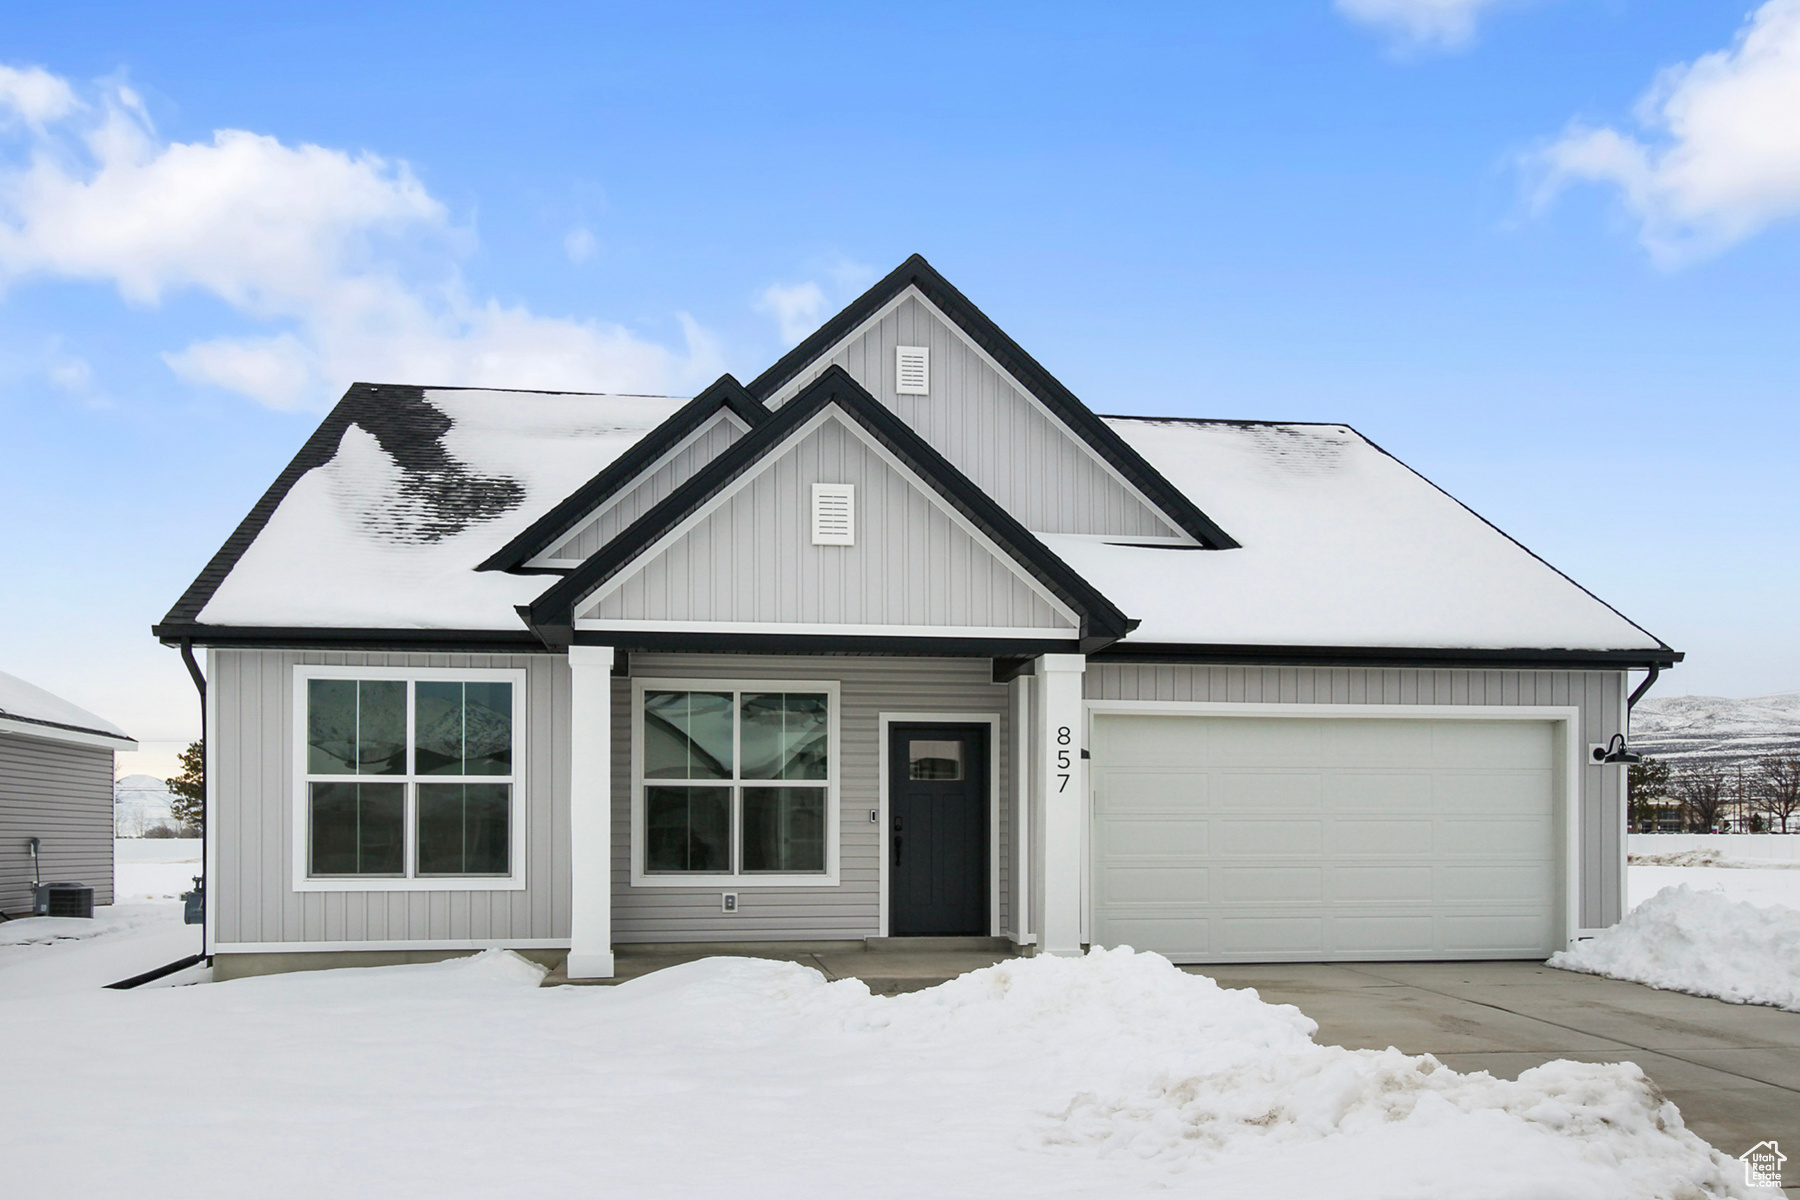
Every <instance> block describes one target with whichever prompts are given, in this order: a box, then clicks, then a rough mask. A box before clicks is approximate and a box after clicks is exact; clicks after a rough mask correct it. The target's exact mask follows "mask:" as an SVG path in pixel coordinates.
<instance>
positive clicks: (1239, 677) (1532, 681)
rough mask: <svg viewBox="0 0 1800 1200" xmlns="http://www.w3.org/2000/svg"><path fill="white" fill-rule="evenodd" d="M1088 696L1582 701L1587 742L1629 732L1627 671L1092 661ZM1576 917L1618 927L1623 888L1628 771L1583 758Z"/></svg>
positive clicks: (1584, 923) (1582, 739)
mask: <svg viewBox="0 0 1800 1200" xmlns="http://www.w3.org/2000/svg"><path fill="white" fill-rule="evenodd" d="M1084 690H1085V695H1086V698H1087V699H1089V700H1162V701H1202V702H1210V703H1230V704H1277V705H1279V704H1349V705H1355V704H1422V705H1423V704H1429V705H1440V704H1441V705H1464V704H1469V705H1551V706H1557V707H1570V708H1577V709H1579V710H1580V712H1581V728H1580V730H1579V731H1578V732H1577V734H1576V736H1577V737H1578V738H1579V744H1580V745H1581V747H1582V748H1583V749H1585V746H1586V744H1588V743H1594V742H1600V743H1604V742H1606V741H1608V740H1609V739H1611V737H1612V736H1613V734H1615V733H1621V732H1623V721H1624V714H1625V674H1624V672H1622V671H1506V670H1441V671H1440V670H1419V669H1411V668H1386V669H1383V668H1377V667H1366V668H1364V667H1239V666H1230V667H1226V666H1185V665H1173V664H1171V665H1154V666H1153V665H1149V664H1138V663H1107V662H1096V663H1090V664H1089V665H1088V669H1087V675H1086V682H1085V689H1084ZM1580 770H1581V794H1580V796H1579V798H1578V803H1579V809H1578V817H1579V820H1578V829H1579V837H1580V860H1579V867H1578V870H1579V880H1578V882H1579V887H1580V894H1579V896H1578V918H1577V919H1578V921H1579V924H1580V927H1581V928H1583V929H1597V928H1602V927H1604V926H1608V925H1612V924H1615V923H1616V922H1617V921H1618V920H1619V919H1620V918H1621V917H1622V916H1623V915H1624V914H1623V912H1622V911H1621V908H1622V904H1623V899H1624V894H1625V888H1624V880H1623V879H1622V877H1621V875H1620V872H1621V870H1622V869H1623V865H1624V861H1625V855H1624V842H1623V838H1624V833H1625V814H1624V788H1623V785H1622V777H1623V772H1622V771H1620V769H1619V768H1617V767H1602V766H1598V765H1596V764H1593V763H1590V762H1588V761H1587V760H1586V756H1585V754H1584V755H1583V757H1582V766H1581V768H1580Z"/></svg>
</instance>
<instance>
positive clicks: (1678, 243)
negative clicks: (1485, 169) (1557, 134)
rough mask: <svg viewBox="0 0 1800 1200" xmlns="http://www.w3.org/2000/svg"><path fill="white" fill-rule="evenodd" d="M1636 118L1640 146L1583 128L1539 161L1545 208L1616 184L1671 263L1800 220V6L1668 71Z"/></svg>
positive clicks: (1759, 15)
mask: <svg viewBox="0 0 1800 1200" xmlns="http://www.w3.org/2000/svg"><path fill="white" fill-rule="evenodd" d="M1636 115H1637V120H1638V123H1639V124H1640V125H1641V126H1642V127H1643V131H1644V135H1645V136H1644V137H1643V138H1641V139H1640V138H1639V137H1634V136H1632V135H1630V134H1627V133H1621V132H1619V131H1618V130H1616V129H1612V128H1610V127H1602V128H1593V127H1590V126H1585V125H1579V124H1577V125H1573V126H1571V127H1570V128H1569V129H1568V130H1567V131H1565V132H1564V134H1563V136H1562V137H1561V138H1559V139H1558V140H1557V141H1556V142H1555V143H1553V144H1552V145H1550V146H1549V147H1548V148H1547V149H1545V150H1543V151H1541V152H1539V153H1538V154H1537V155H1536V156H1534V160H1533V164H1532V165H1534V166H1535V167H1536V168H1537V169H1538V170H1539V171H1540V173H1541V175H1542V179H1541V182H1540V186H1539V188H1538V193H1537V198H1538V200H1539V202H1540V203H1546V202H1548V201H1549V200H1550V199H1552V198H1554V197H1555V195H1556V194H1557V193H1558V192H1560V191H1561V190H1562V189H1563V188H1564V187H1566V186H1567V185H1568V184H1570V183H1571V182H1575V181H1591V182H1596V183H1608V184H1613V185H1615V186H1616V187H1618V189H1619V191H1620V194H1621V196H1622V197H1623V199H1624V202H1625V205H1626V207H1627V208H1628V209H1629V210H1630V211H1631V212H1632V214H1633V215H1634V216H1635V217H1636V218H1637V219H1638V222H1639V225H1640V237H1641V239H1642V241H1643V244H1644V246H1645V248H1646V249H1648V250H1649V251H1650V253H1651V254H1652V256H1654V257H1655V258H1656V259H1657V261H1659V262H1661V263H1663V264H1664V265H1668V266H1674V265H1679V264H1680V263H1682V262H1686V261H1690V260H1692V259H1694V258H1696V257H1699V256H1701V255H1704V254H1708V253H1712V252H1715V251H1717V250H1720V249H1723V248H1724V247H1726V246H1729V245H1731V244H1732V243H1734V242H1737V241H1741V240H1742V239H1744V238H1746V237H1749V236H1750V235H1751V234H1753V233H1756V232H1757V231H1758V230H1760V229H1762V228H1764V227H1765V226H1768V225H1770V224H1773V223H1774V222H1776V221H1780V220H1783V219H1785V218H1790V217H1794V216H1800V0H1768V3H1766V4H1764V5H1763V6H1762V7H1761V8H1759V9H1757V10H1756V11H1755V12H1754V13H1752V14H1751V15H1750V18H1749V20H1748V21H1747V22H1746V23H1745V25H1744V27H1743V28H1742V29H1741V30H1739V32H1738V35H1737V38H1736V40H1735V41H1734V43H1733V44H1732V46H1731V47H1730V48H1729V49H1726V50H1718V51H1714V52H1713V53H1711V54H1705V55H1702V56H1701V57H1699V58H1697V59H1695V60H1694V61H1693V62H1692V63H1689V64H1687V65H1685V66H1678V67H1673V68H1670V69H1669V70H1666V71H1664V72H1662V74H1661V75H1660V76H1658V78H1657V80H1656V82H1655V84H1654V85H1653V86H1652V87H1651V89H1650V91H1649V92H1648V93H1647V94H1646V95H1645V96H1644V97H1643V99H1642V100H1640V101H1639V102H1638V106H1637V114H1636Z"/></svg>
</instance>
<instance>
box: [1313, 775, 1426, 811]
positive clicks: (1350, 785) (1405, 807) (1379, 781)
mask: <svg viewBox="0 0 1800 1200" xmlns="http://www.w3.org/2000/svg"><path fill="white" fill-rule="evenodd" d="M1431 793H1432V781H1431V776H1429V775H1420V774H1412V775H1402V774H1399V773H1397V772H1376V771H1368V770H1351V771H1344V772H1342V773H1341V774H1336V775H1333V776H1331V777H1330V781H1329V783H1328V784H1327V785H1326V788H1325V808H1326V810H1327V811H1330V812H1368V811H1371V810H1374V811H1379V812H1417V813H1428V812H1430V811H1431Z"/></svg>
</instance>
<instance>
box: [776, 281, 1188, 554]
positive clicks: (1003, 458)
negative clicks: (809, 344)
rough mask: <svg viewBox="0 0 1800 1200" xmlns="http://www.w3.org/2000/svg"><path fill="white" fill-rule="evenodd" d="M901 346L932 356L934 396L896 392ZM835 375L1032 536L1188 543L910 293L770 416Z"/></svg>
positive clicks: (820, 363)
mask: <svg viewBox="0 0 1800 1200" xmlns="http://www.w3.org/2000/svg"><path fill="white" fill-rule="evenodd" d="M900 346H924V347H926V348H928V349H929V350H930V351H931V358H930V393H929V394H928V395H924V396H914V395H901V394H900V392H899V391H898V390H897V387H896V384H897V380H896V377H895V362H896V359H895V350H896V348H897V347H900ZM832 366H839V367H842V368H843V369H844V370H845V371H847V372H849V374H850V377H851V378H853V379H855V380H856V382H858V383H860V384H861V385H862V386H863V387H864V388H866V389H868V391H869V393H870V394H871V395H873V396H874V397H875V398H876V399H877V400H879V401H881V403H882V404H883V405H885V406H886V407H887V409H888V410H889V411H890V412H893V413H894V414H896V415H897V416H898V417H899V418H900V419H901V420H902V421H904V422H906V424H907V425H909V426H911V427H912V429H913V430H915V431H916V432H917V433H918V434H919V436H920V437H922V438H924V439H925V440H926V441H927V442H929V443H930V444H931V445H932V447H933V448H935V449H936V450H937V451H938V453H940V454H942V455H943V456H944V457H945V458H947V459H949V460H950V462H951V463H952V464H954V465H955V466H956V468H957V469H958V470H960V471H961V472H962V473H963V474H964V475H967V476H968V477H969V478H970V479H971V480H973V481H974V482H975V485H976V486H977V487H979V488H981V490H982V491H984V492H986V493H987V494H988V495H989V496H991V497H993V498H994V500H995V501H996V502H997V503H998V504H999V505H1000V507H1002V508H1004V509H1005V510H1006V511H1007V512H1009V513H1011V514H1012V515H1013V516H1014V517H1015V518H1017V519H1018V521H1019V523H1020V524H1022V525H1024V526H1025V528H1027V529H1030V530H1033V531H1034V532H1037V533H1071V534H1089V535H1106V536H1111V537H1130V538H1169V539H1180V540H1182V541H1188V540H1189V539H1188V538H1187V537H1186V535H1184V534H1183V533H1182V532H1181V530H1180V529H1178V528H1176V527H1175V526H1174V525H1173V524H1172V523H1171V522H1170V521H1169V520H1168V519H1167V518H1166V517H1164V516H1163V515H1162V514H1161V513H1159V512H1157V511H1156V509H1155V508H1153V507H1152V506H1151V505H1149V504H1148V503H1146V502H1145V500H1144V498H1143V497H1142V496H1140V495H1139V494H1138V493H1137V491H1136V489H1134V488H1130V487H1128V486H1126V485H1125V484H1124V483H1122V482H1121V481H1120V480H1119V478H1118V477H1117V476H1116V475H1114V474H1113V473H1112V471H1111V470H1109V469H1108V468H1107V466H1106V465H1105V464H1104V463H1103V462H1102V460H1101V459H1100V457H1099V456H1098V455H1097V454H1096V453H1095V452H1094V451H1093V449H1091V448H1090V447H1089V446H1088V445H1087V444H1086V443H1085V442H1083V441H1082V440H1081V439H1080V438H1077V437H1075V436H1074V435H1073V434H1071V433H1070V432H1069V431H1068V430H1067V429H1066V428H1064V427H1063V426H1062V424H1061V423H1060V422H1059V421H1057V420H1056V419H1055V418H1053V417H1051V416H1050V414H1049V413H1048V412H1047V411H1046V410H1045V409H1044V408H1043V407H1042V406H1041V405H1039V404H1038V403H1037V402H1036V401H1035V400H1034V399H1033V398H1032V397H1031V396H1030V395H1028V394H1027V393H1026V392H1025V390H1024V389H1023V388H1021V387H1020V386H1019V385H1018V384H1017V383H1016V382H1015V381H1014V380H1013V379H1012V377H1011V376H1010V375H1008V374H1006V373H1005V372H1004V371H1001V370H1000V369H998V368H997V367H996V366H995V365H994V364H993V363H992V361H991V360H990V359H988V358H987V356H986V355H984V354H982V353H981V351H979V350H978V349H976V347H975V346H974V344H973V343H972V342H970V341H969V340H968V339H967V338H966V337H965V336H964V335H963V334H962V332H961V331H960V330H957V329H956V328H954V327H953V326H952V325H951V324H950V323H949V322H947V321H946V320H945V319H944V318H943V317H942V316H940V315H939V314H938V313H937V312H936V311H935V309H934V308H933V307H932V306H931V305H930V304H929V303H928V302H926V301H925V300H924V299H923V298H922V297H921V296H920V295H919V294H918V293H917V292H916V291H914V290H912V289H909V290H908V291H907V292H906V293H905V294H904V295H903V297H902V299H901V300H900V302H899V304H898V305H896V306H894V307H893V308H891V309H890V310H889V311H888V312H886V313H885V314H884V315H882V316H880V317H878V318H877V319H876V320H875V321H874V322H873V323H872V324H870V325H869V326H868V327H867V328H866V329H864V330H862V331H861V332H860V333H857V334H854V335H852V336H851V337H850V338H848V339H846V340H845V342H844V343H843V344H842V345H840V346H838V347H837V348H836V349H835V350H834V351H832V352H831V353H830V354H827V355H822V356H820V357H819V358H818V359H816V360H815V361H814V362H812V363H811V364H809V365H808V366H807V368H806V369H805V370H804V371H802V372H800V373H799V374H798V375H796V376H795V377H794V378H793V379H791V380H789V381H788V383H787V384H786V385H785V386H783V387H782V388H781V389H780V390H779V391H777V392H776V393H775V395H773V396H771V397H770V399H769V405H770V407H777V406H779V405H781V404H783V403H785V402H786V401H788V400H790V399H792V398H793V397H794V396H795V395H796V394H798V393H799V391H800V390H801V389H802V388H804V387H805V386H806V385H807V384H809V383H811V382H812V381H813V380H815V379H817V378H818V377H819V376H820V375H821V374H823V373H824V372H825V371H826V369H828V368H829V367H832Z"/></svg>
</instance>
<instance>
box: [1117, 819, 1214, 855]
mask: <svg viewBox="0 0 1800 1200" xmlns="http://www.w3.org/2000/svg"><path fill="white" fill-rule="evenodd" d="M1211 832H1212V829H1211V826H1209V825H1208V824H1207V823H1206V822H1204V821H1192V820H1189V821H1172V820H1171V821H1161V820H1155V819H1145V818H1141V817H1140V818H1138V819H1135V820H1129V821H1127V820H1114V821H1107V822H1105V823H1103V824H1101V825H1100V827H1099V831H1098V833H1097V834H1096V836H1095V841H1096V843H1097V844H1098V846H1099V849H1100V854H1101V855H1102V856H1103V857H1105V858H1109V859H1110V858H1115V857H1118V856H1121V855H1136V856H1143V855H1151V856H1155V857H1158V858H1161V857H1171V856H1172V857H1174V858H1176V859H1180V858H1181V857H1182V856H1184V855H1191V856H1196V857H1198V856H1204V855H1205V854H1206V853H1207V849H1208V846H1209V844H1210V842H1211V838H1210V837H1209V836H1208V835H1209V834H1210V833H1211Z"/></svg>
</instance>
